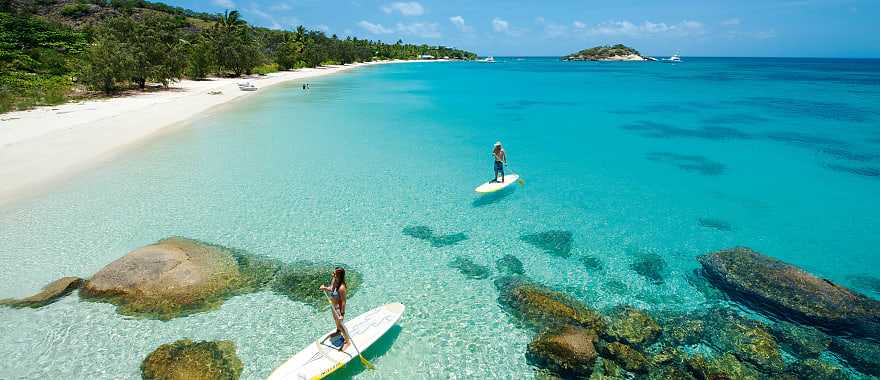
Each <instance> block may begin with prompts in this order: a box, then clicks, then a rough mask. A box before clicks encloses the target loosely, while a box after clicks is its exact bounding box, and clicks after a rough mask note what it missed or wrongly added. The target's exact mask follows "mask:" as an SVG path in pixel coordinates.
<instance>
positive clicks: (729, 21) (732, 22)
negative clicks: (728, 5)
mask: <svg viewBox="0 0 880 380" xmlns="http://www.w3.org/2000/svg"><path fill="white" fill-rule="evenodd" d="M740 22H741V21H740V19H739V18H729V19H727V20H724V21H721V25H723V26H737V25H739V24H740Z"/></svg>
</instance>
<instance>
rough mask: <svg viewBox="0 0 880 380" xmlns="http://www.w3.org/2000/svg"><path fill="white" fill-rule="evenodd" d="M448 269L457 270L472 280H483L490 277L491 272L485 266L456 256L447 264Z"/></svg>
mask: <svg viewBox="0 0 880 380" xmlns="http://www.w3.org/2000/svg"><path fill="white" fill-rule="evenodd" d="M449 267H451V268H455V269H458V271H459V272H461V274H463V275H464V276H465V277H467V278H469V279H472V280H483V279H487V278H489V276H491V275H492V270H490V269H489V267H487V266H485V265H480V264H477V263H475V262H474V261H473V260H471V259H469V258H467V257H461V256H458V257H456V258H454V259H452V261H450V262H449Z"/></svg>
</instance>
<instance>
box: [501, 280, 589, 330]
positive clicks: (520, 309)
mask: <svg viewBox="0 0 880 380" xmlns="http://www.w3.org/2000/svg"><path fill="white" fill-rule="evenodd" d="M495 287H496V288H497V289H498V303H499V304H500V305H501V307H502V308H503V309H504V310H505V311H507V312H508V313H510V314H511V315H513V316H514V317H516V318H517V319H518V320H520V321H522V322H523V323H525V324H526V325H528V326H531V327H536V328H539V329H540V328H544V327H548V326H554V325H566V324H570V325H576V326H580V327H584V328H587V329H591V330H593V331H601V330H602V329H603V328H604V321H603V320H602V315H601V314H599V312H597V311H595V310H593V309H590V308H589V307H587V306H586V305H584V304H583V303H581V302H580V301H578V300H576V299H574V298H573V297H571V296H569V295H568V294H565V293H562V292H558V291H555V290H552V289H548V288H546V287H544V286H542V285H539V284H536V283H534V282H531V281H529V280H528V279H526V278H525V277H522V276H505V277H500V278H498V279H496V280H495Z"/></svg>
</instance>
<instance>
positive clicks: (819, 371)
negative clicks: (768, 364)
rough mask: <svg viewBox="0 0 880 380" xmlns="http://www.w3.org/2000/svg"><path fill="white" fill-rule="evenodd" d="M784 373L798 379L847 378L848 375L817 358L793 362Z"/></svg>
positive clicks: (830, 379)
mask: <svg viewBox="0 0 880 380" xmlns="http://www.w3.org/2000/svg"><path fill="white" fill-rule="evenodd" d="M786 373H787V374H790V375H791V376H792V377H793V378H795V379H798V380H849V375H847V374H846V372H844V371H843V370H842V369H840V368H838V367H835V366H833V365H831V364H830V363H828V362H825V361H822V360H817V359H806V360H801V361H799V362H797V363H794V364H792V365H791V366H789V368H788V370H787V371H786Z"/></svg>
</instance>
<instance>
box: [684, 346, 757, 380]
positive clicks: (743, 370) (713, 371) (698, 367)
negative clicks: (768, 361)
mask: <svg viewBox="0 0 880 380" xmlns="http://www.w3.org/2000/svg"><path fill="white" fill-rule="evenodd" d="M687 367H688V369H689V370H690V372H691V374H693V375H694V376H695V377H696V378H697V379H701V380H716V379H717V380H734V379H735V380H762V379H764V376H762V375H761V374H760V373H759V372H758V371H757V370H756V369H755V368H753V367H752V366H750V365H748V364H746V363H743V362H741V361H739V360H738V359H737V358H736V356H734V355H732V354H730V353H723V354H721V355H719V356H717V357H713V358H707V357H706V356H705V355H703V354H697V355H694V356H692V357H690V358H688V361H687Z"/></svg>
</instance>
